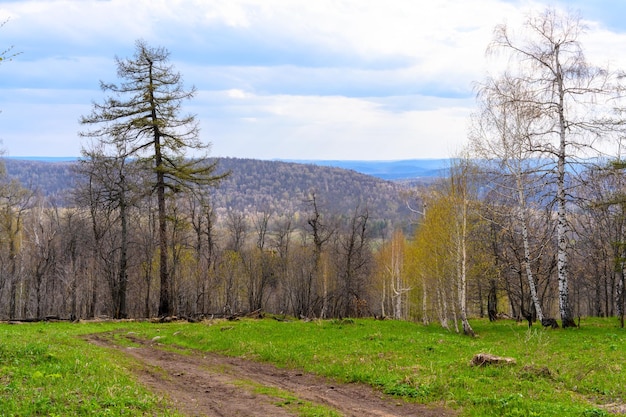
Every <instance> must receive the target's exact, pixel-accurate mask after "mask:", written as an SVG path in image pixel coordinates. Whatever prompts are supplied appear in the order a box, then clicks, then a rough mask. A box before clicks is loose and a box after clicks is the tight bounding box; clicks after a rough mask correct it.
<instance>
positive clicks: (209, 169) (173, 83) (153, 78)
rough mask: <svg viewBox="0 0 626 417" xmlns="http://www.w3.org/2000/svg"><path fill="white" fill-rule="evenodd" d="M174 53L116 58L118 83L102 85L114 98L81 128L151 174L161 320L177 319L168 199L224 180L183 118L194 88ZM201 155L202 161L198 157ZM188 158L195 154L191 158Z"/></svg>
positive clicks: (194, 127)
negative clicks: (175, 65)
mask: <svg viewBox="0 0 626 417" xmlns="http://www.w3.org/2000/svg"><path fill="white" fill-rule="evenodd" d="M169 55H170V54H169V52H168V51H167V50H165V49H163V48H151V47H149V46H148V45H147V44H146V43H145V42H144V41H142V40H139V41H137V42H136V50H135V55H134V56H133V57H132V58H130V59H121V58H117V57H116V58H115V62H116V64H117V75H118V77H119V78H120V79H121V80H122V81H121V82H120V83H119V84H113V83H111V84H108V83H104V82H100V87H101V89H102V90H103V91H104V92H105V93H110V95H109V96H108V97H107V98H106V99H105V100H104V101H103V102H102V104H98V103H94V104H93V109H92V112H91V114H89V115H88V116H83V117H82V118H81V120H80V122H81V124H84V125H90V126H94V128H93V129H92V130H89V131H85V132H81V135H82V136H85V137H92V138H98V139H99V140H100V141H101V142H102V143H104V144H106V145H107V146H110V147H112V148H115V149H116V150H117V152H119V150H120V149H123V150H124V152H125V155H124V156H126V157H128V158H132V159H134V160H136V161H137V163H139V164H141V165H142V166H143V167H144V168H145V169H147V170H149V171H150V172H151V173H152V180H151V181H150V182H149V183H148V184H146V185H145V187H146V188H145V189H146V191H147V192H149V193H155V194H156V196H157V206H158V209H157V210H158V224H159V250H160V253H159V261H160V262H159V276H160V283H161V288H160V297H159V310H158V314H159V316H166V315H171V314H172V309H173V305H172V300H171V298H172V294H171V292H170V287H171V282H170V277H169V272H168V236H167V216H166V205H165V200H166V197H167V194H168V193H169V192H171V193H176V192H180V191H184V190H189V189H192V188H193V187H194V186H208V185H215V184H216V183H217V182H218V181H219V180H220V179H221V178H223V177H224V176H225V175H224V174H223V175H215V170H216V168H217V167H216V164H215V163H214V162H209V161H208V158H207V156H206V150H207V148H208V144H204V143H203V142H202V141H201V140H200V138H199V130H198V123H197V121H196V118H195V116H194V115H182V116H181V105H182V102H183V101H185V100H189V99H191V98H192V97H193V96H194V94H195V89H194V88H191V89H189V90H186V89H185V88H184V86H183V82H182V79H181V75H180V73H178V72H175V71H174V68H173V67H172V66H171V65H169ZM198 152H200V153H201V156H198V155H196V153H198ZM188 153H194V155H192V156H193V157H192V158H190V157H188Z"/></svg>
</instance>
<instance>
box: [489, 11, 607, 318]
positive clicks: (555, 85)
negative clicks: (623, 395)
mask: <svg viewBox="0 0 626 417" xmlns="http://www.w3.org/2000/svg"><path fill="white" fill-rule="evenodd" d="M583 29H584V26H583V24H582V22H581V20H580V17H579V16H577V15H573V14H569V13H562V12H559V11H557V10H555V9H546V10H545V11H543V12H542V13H540V14H536V15H530V16H528V18H527V19H526V21H525V23H524V26H523V31H522V32H521V33H516V32H514V31H512V30H511V29H510V28H509V27H508V26H507V25H499V26H497V27H496V28H495V31H494V39H493V42H492V43H491V45H490V48H489V51H490V52H496V51H498V52H504V53H505V54H506V55H507V57H508V58H509V63H510V66H509V68H508V70H507V74H508V76H510V77H511V79H512V80H514V82H515V83H516V84H517V85H519V88H520V89H522V90H523V91H525V92H526V93H527V94H528V98H527V100H528V101H527V102H526V103H525V105H528V106H531V107H533V108H534V111H536V112H537V118H536V122H535V126H534V127H533V131H532V132H531V135H530V136H529V137H530V138H532V143H531V145H532V149H533V151H534V152H535V155H536V156H537V157H548V158H552V159H553V161H554V172H553V177H554V181H555V188H556V192H555V196H554V202H555V207H556V217H557V232H556V234H557V236H556V241H557V263H558V267H557V274H558V286H559V311H560V315H561V320H562V324H563V327H573V326H575V322H574V314H573V309H572V305H571V303H570V296H569V291H570V290H569V273H568V255H569V253H570V250H571V248H570V240H571V239H570V237H571V234H570V225H569V221H568V214H569V211H570V206H569V203H570V193H569V187H570V185H571V184H572V181H571V178H570V177H569V173H570V172H571V170H568V168H567V167H568V165H570V164H571V163H573V162H575V161H577V158H579V157H588V156H590V155H593V153H594V152H595V150H596V149H594V144H595V141H596V140H597V139H599V138H600V136H601V135H602V134H603V133H605V131H604V130H603V128H604V127H605V125H604V123H603V122H600V121H601V120H604V121H605V118H603V117H602V113H603V111H604V110H608V109H607V108H605V106H602V105H600V104H598V103H604V102H606V100H607V99H609V98H610V97H612V93H613V91H612V88H611V86H610V75H611V74H610V73H609V72H608V71H607V70H605V69H602V68H599V67H595V66H592V65H591V64H589V63H588V62H587V60H586V59H585V56H584V53H583V48H582V45H581V37H582V32H583Z"/></svg>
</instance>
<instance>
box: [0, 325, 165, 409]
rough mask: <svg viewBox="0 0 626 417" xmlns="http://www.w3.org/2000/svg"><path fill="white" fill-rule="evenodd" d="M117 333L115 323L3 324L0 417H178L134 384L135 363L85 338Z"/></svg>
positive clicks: (0, 365)
mask: <svg viewBox="0 0 626 417" xmlns="http://www.w3.org/2000/svg"><path fill="white" fill-rule="evenodd" d="M116 326H117V327H119V325H116ZM114 328H115V326H114V325H110V324H109V325H96V324H90V325H80V324H68V323H65V324H62V323H54V324H51V323H49V324H46V323H39V324H28V325H0V414H1V415H2V416H20V417H25V416H68V415H75V416H132V415H135V416H139V415H161V416H170V415H176V414H174V413H172V412H170V411H168V410H167V409H166V407H165V404H164V403H163V401H162V400H161V399H160V398H157V397H156V396H154V395H153V394H151V393H150V392H148V391H147V390H146V389H145V388H144V387H142V386H140V385H138V384H137V383H136V382H135V380H134V379H133V378H132V377H131V376H130V375H131V374H130V372H129V369H132V367H133V366H134V365H133V364H132V363H131V362H130V360H128V359H127V358H125V357H124V356H123V355H122V354H121V353H119V352H116V351H112V350H107V349H102V348H99V347H96V346H93V345H90V344H88V343H87V342H86V341H84V340H83V339H82V338H81V337H80V336H81V335H82V334H85V333H94V332H99V331H109V330H112V329H114Z"/></svg>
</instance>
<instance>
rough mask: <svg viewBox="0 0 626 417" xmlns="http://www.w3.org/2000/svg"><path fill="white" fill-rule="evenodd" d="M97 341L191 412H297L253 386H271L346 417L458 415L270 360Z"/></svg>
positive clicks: (227, 416) (214, 415) (215, 416)
mask: <svg viewBox="0 0 626 417" xmlns="http://www.w3.org/2000/svg"><path fill="white" fill-rule="evenodd" d="M88 340H89V341H90V342H91V343H93V344H96V345H99V346H103V347H108V348H115V349H118V350H120V351H123V352H124V353H125V354H127V355H129V356H131V357H133V358H135V359H136V360H137V361H138V362H139V363H141V364H142V365H143V367H141V368H140V369H139V370H135V372H136V375H137V378H138V380H139V381H140V382H141V383H143V384H145V385H146V386H148V387H149V388H150V389H151V390H152V391H153V392H155V393H158V394H159V395H162V396H164V397H166V398H167V399H168V400H169V402H170V403H171V404H172V405H173V407H174V408H176V410H178V411H179V412H181V413H184V414H186V415H189V416H205V417H222V416H224V417H235V416H246V417H257V416H258V417H261V416H263V417H266V416H276V417H282V416H294V415H296V414H294V411H293V410H290V408H289V407H285V406H281V404H280V403H281V402H283V400H280V399H277V398H273V397H270V396H267V395H262V394H255V393H254V386H263V387H272V388H277V389H279V390H282V391H285V392H288V393H289V394H291V395H292V396H294V397H296V398H298V399H299V400H303V401H309V402H311V403H313V404H316V405H324V406H326V407H329V408H332V409H333V410H335V411H337V412H338V413H340V414H341V415H343V416H346V417H417V416H419V417H435V416H454V415H456V413H455V412H454V411H452V410H450V409H446V408H436V407H430V406H425V405H421V404H414V403H408V402H404V401H402V400H398V399H394V398H392V397H389V396H386V395H384V394H382V393H380V392H379V391H376V390H375V389H373V388H372V387H369V386H367V385H364V384H341V383H336V382H334V381H332V380H330V379H326V378H321V377H318V376H315V375H311V374H305V373H302V372H298V371H295V370H289V369H280V368H276V367H275V366H273V365H270V364H266V363H259V362H254V361H249V360H245V359H241V358H233V357H227V356H222V355H218V354H214V353H209V352H189V351H185V354H181V353H176V352H172V351H171V350H163V349H160V348H159V345H158V343H154V342H150V341H143V340H136V339H132V340H133V342H136V343H138V344H139V347H122V346H119V345H116V344H115V343H114V341H113V340H112V339H111V338H108V337H107V336H106V335H102V334H99V335H91V336H89V337H88Z"/></svg>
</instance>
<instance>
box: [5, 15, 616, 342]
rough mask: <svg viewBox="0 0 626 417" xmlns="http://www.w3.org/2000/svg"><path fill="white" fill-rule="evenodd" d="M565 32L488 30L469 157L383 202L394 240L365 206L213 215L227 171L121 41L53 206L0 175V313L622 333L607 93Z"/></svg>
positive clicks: (171, 86)
mask: <svg viewBox="0 0 626 417" xmlns="http://www.w3.org/2000/svg"><path fill="white" fill-rule="evenodd" d="M582 29H583V25H582V23H581V20H580V18H579V17H577V16H575V15H572V14H567V13H560V12H557V11H555V10H554V9H547V10H545V11H543V12H541V13H536V14H531V15H529V16H528V18H527V20H526V23H525V26H524V27H523V28H522V30H521V31H519V32H518V31H512V30H511V29H510V28H508V27H507V26H505V25H502V26H498V27H497V28H496V30H495V31H494V39H493V42H492V43H491V44H490V45H489V49H488V50H489V52H494V53H495V52H497V53H498V55H497V56H498V57H504V58H505V59H506V61H507V63H508V67H506V68H505V69H504V70H502V71H501V72H499V73H497V74H491V75H489V76H488V77H487V78H486V79H485V80H483V81H481V82H479V83H477V86H476V90H477V110H476V112H475V114H474V115H473V117H472V119H471V124H470V128H469V131H468V139H469V140H468V142H469V146H468V149H467V150H466V151H465V152H464V153H463V154H461V155H459V156H458V157H456V158H454V159H452V163H451V166H450V169H449V173H448V175H447V177H446V178H444V179H441V180H440V181H438V182H436V183H432V184H425V185H422V186H414V187H412V188H411V189H407V190H406V191H404V192H403V193H402V198H403V199H404V202H405V203H406V207H407V209H408V210H409V211H410V212H411V213H412V217H410V215H408V214H407V219H409V218H410V219H411V220H412V225H413V227H412V228H407V227H403V225H400V224H398V223H396V224H392V223H390V222H380V221H379V219H373V218H372V216H371V212H370V209H369V207H368V206H367V205H365V204H360V203H356V204H354V205H353V206H352V207H349V208H343V209H342V210H341V211H339V212H337V211H335V212H333V211H331V210H329V209H328V206H329V203H328V201H325V198H326V197H325V196H326V194H325V193H324V191H325V188H328V187H327V185H326V187H325V186H324V185H323V184H318V186H317V187H311V188H309V189H308V190H302V191H303V195H305V196H306V198H305V199H304V200H303V201H302V207H301V209H300V210H298V211H295V210H290V209H284V208H281V207H275V206H271V205H269V204H265V203H263V202H259V203H258V204H257V203H255V204H250V205H248V207H246V209H245V210H235V209H233V208H232V207H231V208H228V204H226V207H227V208H226V209H225V210H222V211H220V212H217V211H216V210H215V207H216V205H215V201H214V198H215V196H214V194H212V192H211V189H212V187H215V186H218V185H219V184H220V182H223V181H226V180H227V178H228V176H229V175H237V174H236V173H232V174H231V173H230V172H229V171H228V170H220V169H218V166H217V165H216V164H215V161H213V160H210V159H208V157H207V156H206V154H204V153H203V152H204V150H205V149H206V148H205V145H203V144H202V143H201V142H200V140H199V136H198V129H197V124H196V121H195V118H194V117H193V116H191V115H181V114H180V110H181V106H182V102H183V101H185V100H187V99H190V98H191V97H192V96H193V93H194V90H193V88H191V89H189V90H186V89H185V88H184V87H183V85H182V81H181V77H180V75H179V74H178V73H176V72H175V71H174V70H173V68H172V67H171V66H170V65H169V63H168V56H169V53H168V52H167V51H165V50H163V49H162V48H151V47H149V46H148V45H146V44H145V42H142V41H139V42H137V45H136V53H135V56H134V57H132V58H130V59H119V58H117V59H116V62H117V64H118V76H119V77H120V78H121V82H120V83H119V84H109V83H102V84H101V86H102V89H103V91H104V92H105V93H109V96H108V97H106V98H105V100H104V101H103V102H101V103H95V104H94V107H93V110H92V113H91V114H89V115H87V116H85V117H83V119H82V120H81V122H82V126H83V128H84V130H82V131H81V134H82V135H83V136H84V137H85V138H87V139H91V142H89V143H88V145H87V146H85V147H84V153H83V158H82V160H81V162H80V164H79V167H78V169H77V170H76V173H75V174H76V184H75V188H74V190H73V192H72V204H71V205H68V206H64V207H59V206H57V205H55V204H54V202H51V201H50V200H46V199H45V198H42V197H40V196H37V195H36V194H35V193H33V192H32V191H29V190H28V189H27V188H24V187H23V186H22V185H21V184H19V182H17V181H15V180H14V179H10V178H9V177H8V176H6V175H4V176H3V181H2V184H1V185H2V190H1V191H2V192H1V193H0V196H1V213H2V218H1V219H0V222H1V224H0V227H1V228H2V233H1V235H0V236H1V240H0V260H1V267H2V275H1V276H2V279H1V280H0V300H1V301H2V304H1V307H0V315H1V316H3V317H6V318H20V317H36V318H41V317H45V316H46V315H58V316H62V317H69V318H91V317H97V316H101V315H106V316H110V317H115V318H124V317H151V316H168V315H177V316H182V317H188V318H199V317H205V316H210V315H226V316H228V315H236V314H239V313H245V312H251V311H257V310H261V311H266V312H271V313H275V314H285V315H287V314H288V315H293V316H295V317H322V318H327V317H353V316H363V315H368V316H371V315H375V316H378V317H393V318H397V319H412V320H421V321H422V322H424V323H431V322H438V323H440V324H441V325H442V326H443V327H445V328H448V329H451V330H455V331H458V332H463V333H465V334H468V335H473V334H474V332H473V329H472V327H471V324H470V318H471V317H476V316H485V317H489V318H490V319H493V320H495V319H498V318H499V317H502V316H509V317H513V318H516V319H526V320H528V323H529V325H530V324H532V322H533V321H535V320H537V321H538V322H540V323H542V324H543V325H547V326H555V325H558V324H557V319H559V320H560V323H561V325H562V326H563V327H573V326H576V325H577V321H576V319H577V318H580V317H581V316H591V315H594V316H618V317H620V319H621V322H622V325H623V323H624V310H625V300H624V292H625V291H624V288H625V282H624V280H625V278H624V277H625V275H624V266H625V259H626V253H625V248H626V245H625V244H624V242H625V241H626V239H624V218H625V217H624V209H625V206H626V203H625V201H626V199H625V198H624V196H623V194H624V181H625V180H624V172H623V171H624V166H625V165H624V162H623V161H622V159H621V155H620V154H619V152H618V151H612V150H614V149H618V150H619V149H621V147H620V146H619V142H620V140H621V138H622V137H623V131H622V125H623V122H622V118H621V114H622V107H621V104H620V103H621V99H622V93H623V88H622V86H621V81H622V79H623V76H622V74H621V73H620V72H616V71H611V70H609V69H607V68H601V67H597V66H593V65H591V64H589V63H588V62H587V61H586V60H585V57H584V54H583V50H582V46H581V43H580V39H579V38H580V35H581V31H582ZM190 151H192V152H191V153H188V152H190ZM302 169H305V167H303V168H302ZM250 181H253V179H250ZM259 186H260V187H263V186H270V185H269V184H267V185H264V184H260V185H259ZM225 198H228V195H226V197H225ZM331 198H334V199H336V198H338V197H331Z"/></svg>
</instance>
